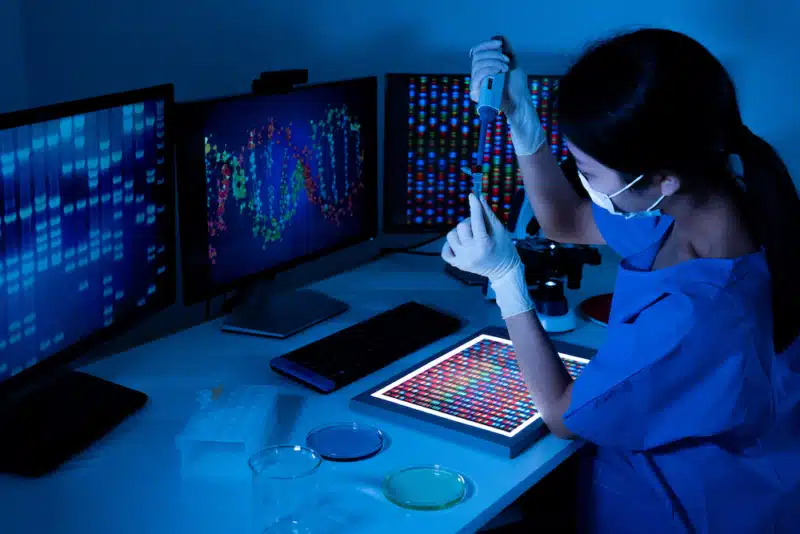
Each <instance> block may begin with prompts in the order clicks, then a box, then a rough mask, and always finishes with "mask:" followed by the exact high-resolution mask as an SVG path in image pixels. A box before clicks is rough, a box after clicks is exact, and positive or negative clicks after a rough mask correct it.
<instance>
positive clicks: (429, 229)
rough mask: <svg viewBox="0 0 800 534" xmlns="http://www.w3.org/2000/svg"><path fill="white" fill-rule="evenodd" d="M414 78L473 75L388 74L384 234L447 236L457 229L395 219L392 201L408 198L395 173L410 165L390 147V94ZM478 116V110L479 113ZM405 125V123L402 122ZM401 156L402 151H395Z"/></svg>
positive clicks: (542, 76) (404, 131) (383, 203)
mask: <svg viewBox="0 0 800 534" xmlns="http://www.w3.org/2000/svg"><path fill="white" fill-rule="evenodd" d="M411 76H415V77H420V76H434V77H439V78H441V77H442V76H456V77H460V78H463V77H469V76H470V75H469V74H464V73H447V72H440V73H424V72H423V73H403V72H393V73H389V74H386V87H385V91H384V92H385V96H384V115H383V116H384V120H383V123H384V124H383V126H384V134H383V139H384V141H383V198H382V206H381V207H382V208H383V221H382V222H383V233H384V234H406V235H408V234H417V235H419V234H444V233H446V232H447V231H449V230H451V229H452V228H453V227H454V226H455V225H452V224H447V223H442V224H436V225H429V226H414V225H410V224H408V223H401V222H397V221H395V220H394V219H395V218H396V217H395V216H396V214H397V213H398V211H397V210H396V209H395V210H392V204H391V200H392V198H393V197H394V196H396V195H397V194H398V192H402V193H403V198H405V195H406V191H405V189H406V186H405V182H403V181H402V180H400V181H397V182H398V183H393V181H392V170H393V169H394V170H396V169H397V167H398V166H400V167H403V168H405V167H407V165H408V161H407V159H402V160H398V158H392V155H393V152H392V151H391V150H389V149H388V148H387V147H388V146H389V142H390V139H391V138H392V135H393V129H392V126H393V124H392V121H391V120H390V117H391V116H392V110H391V102H392V100H391V95H390V91H391V88H392V81H393V80H402V79H405V78H408V77H411ZM526 76H527V77H528V79H529V80H530V78H558V79H561V78H563V77H564V75H563V74H539V73H526ZM476 113H477V109H476ZM401 122H402V121H401ZM402 134H403V136H407V135H408V131H407V130H403V132H402ZM395 152H398V151H395Z"/></svg>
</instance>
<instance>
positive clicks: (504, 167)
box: [390, 75, 568, 227]
mask: <svg viewBox="0 0 800 534" xmlns="http://www.w3.org/2000/svg"><path fill="white" fill-rule="evenodd" d="M558 80H559V79H558V77H556V76H530V77H529V79H528V83H529V87H530V91H531V100H532V102H533V104H534V106H536V109H537V110H538V112H539V120H540V122H541V124H542V127H543V128H544V130H545V132H546V134H547V139H548V141H549V145H550V149H551V151H552V152H553V154H554V155H556V157H557V158H558V160H559V161H561V160H563V159H565V158H566V157H567V155H568V151H567V146H566V142H565V141H564V139H563V137H562V135H561V131H560V127H559V122H558V109H557V106H556V98H555V94H556V92H557V90H558ZM407 84H408V85H407V87H408V91H407V105H408V116H407V118H408V126H407V127H408V137H407V140H408V145H407V148H408V164H407V178H406V181H407V198H406V224H407V225H409V226H411V227H414V226H419V227H426V226H427V227H429V226H437V225H453V224H456V223H458V222H459V221H461V220H463V219H464V218H465V217H466V216H468V214H469V213H468V212H469V206H468V203H467V196H468V194H469V192H470V191H471V190H472V176H470V175H469V174H465V173H464V172H463V171H462V170H461V169H462V168H463V167H467V168H471V169H474V170H475V171H478V172H481V173H482V174H483V187H482V191H483V194H484V195H486V198H487V200H488V202H489V204H490V205H491V207H492V209H493V210H494V211H495V212H496V213H497V214H498V215H499V216H500V218H501V219H502V220H503V221H506V220H507V219H508V215H509V212H510V210H511V204H512V199H513V196H514V193H515V192H516V190H517V188H518V187H519V186H521V185H522V176H521V175H520V173H519V172H518V167H517V162H516V159H515V156H514V146H513V145H512V143H511V135H510V132H509V129H508V125H507V122H506V118H505V116H504V115H503V114H502V113H501V114H500V115H498V117H497V119H496V120H495V122H494V124H493V125H490V127H489V128H488V130H487V134H486V139H484V140H483V143H485V147H486V150H484V154H483V158H482V161H481V163H480V165H479V166H478V168H475V166H476V157H477V148H478V143H479V139H478V137H479V136H480V123H479V120H478V115H477V113H476V108H475V103H474V102H472V101H471V100H470V95H469V93H470V77H469V76H422V75H420V76H415V75H409V76H408V77H407ZM398 105H401V104H400V103H399V102H398ZM398 149H399V147H398ZM390 150H391V148H390Z"/></svg>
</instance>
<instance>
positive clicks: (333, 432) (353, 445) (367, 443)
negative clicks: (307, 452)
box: [306, 423, 384, 462]
mask: <svg viewBox="0 0 800 534" xmlns="http://www.w3.org/2000/svg"><path fill="white" fill-rule="evenodd" d="M306 445H308V447H310V448H311V449H314V450H315V451H316V452H317V453H319V455H320V456H322V457H323V458H324V459H326V460H331V461H334V462H354V461H357V460H364V459H366V458H370V457H372V456H375V455H376V454H378V453H379V452H380V451H381V450H382V449H383V445H384V435H383V432H381V431H380V430H378V429H377V428H375V427H371V426H369V425H362V424H359V423H335V424H332V425H326V426H322V427H319V428H315V429H314V430H312V431H311V432H309V433H308V436H307V437H306Z"/></svg>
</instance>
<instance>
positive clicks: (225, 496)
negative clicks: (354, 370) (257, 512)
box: [0, 248, 615, 534]
mask: <svg viewBox="0 0 800 534" xmlns="http://www.w3.org/2000/svg"><path fill="white" fill-rule="evenodd" d="M434 249H435V248H434ZM612 263H613V260H610V261H608V262H604V265H603V266H600V267H589V268H586V269H585V272H584V283H583V288H582V289H581V290H580V291H578V292H574V293H573V292H570V294H569V295H568V298H569V299H570V301H571V303H572V304H573V305H575V304H577V303H578V302H580V300H582V299H583V298H586V297H588V296H591V295H594V294H597V293H601V292H604V291H608V290H609V289H610V288H611V284H612V283H613V272H614V267H615V266H614V265H612ZM442 267H443V264H442V261H441V259H440V258H436V257H424V256H411V255H395V256H390V257H387V258H385V259H383V260H381V261H379V262H375V263H372V264H368V265H365V266H363V267H361V268H359V269H357V270H354V271H351V272H348V273H344V274H341V275H339V276H335V277H333V278H330V279H328V280H325V281H323V282H320V283H318V284H315V285H314V286H312V287H314V288H315V289H318V290H321V291H325V292H326V293H329V294H330V295H333V296H335V297H338V298H341V299H343V300H345V301H346V302H348V303H349V304H350V305H351V309H350V311H348V312H347V313H345V314H343V315H341V316H339V317H336V318H334V319H331V320H329V321H327V322H325V323H323V324H320V325H318V326H315V327H313V328H311V329H309V330H307V331H305V332H302V333H301V334H298V335H296V336H294V337H292V338H290V339H287V340H282V341H278V340H268V339H262V338H256V337H247V336H237V335H231V334H223V333H222V332H220V330H219V326H220V324H219V321H213V322H209V323H205V324H202V325H200V326H197V327H195V328H192V329H190V330H187V331H184V332H181V333H179V334H177V335H174V336H170V337H168V338H165V339H162V340H159V341H157V342H154V343H151V344H149V345H144V346H141V347H138V348H136V349H133V350H130V351H128V352H126V353H122V354H118V355H116V356H114V357H111V358H108V359H105V360H103V361H100V362H97V363H95V364H92V365H91V366H89V367H87V368H86V369H85V370H86V371H89V372H91V373H94V374H96V375H98V376H102V377H104V378H107V379H109V380H112V381H115V382H118V383H120V384H123V385H126V386H129V387H131V388H135V389H138V390H141V391H144V392H145V393H147V394H148V395H149V396H150V402H149V404H148V405H147V407H146V408H145V409H144V410H142V411H141V412H140V413H139V414H137V415H135V416H134V417H132V418H131V419H129V420H128V421H126V422H125V423H123V424H122V425H121V426H120V427H119V428H117V429H116V430H115V431H114V432H113V433H112V434H110V435H109V436H108V437H106V438H105V439H103V440H101V441H100V442H99V443H97V444H95V445H94V446H93V447H92V448H91V449H90V450H88V451H87V452H85V453H84V454H83V455H81V456H79V457H78V458H76V459H74V460H73V461H72V462H70V463H69V464H67V465H66V466H64V467H63V468H62V469H61V470H60V471H59V472H57V473H55V474H54V475H52V476H49V477H46V478H43V479H40V480H19V479H13V478H10V477H0V532H2V533H3V534H17V533H26V534H28V533H30V534H33V533H36V534H40V533H41V534H46V533H58V534H94V533H97V534H110V533H114V534H127V533H131V534H162V533H163V534H167V533H169V534H176V533H181V534H196V533H206V532H208V533H209V534H211V533H213V534H234V533H237V534H238V533H239V532H242V533H244V532H253V527H252V525H251V523H250V516H249V513H250V512H249V489H250V486H249V482H247V481H246V480H244V481H243V480H233V481H230V482H228V483H227V484H223V483H222V482H215V483H213V484H212V483H209V482H204V483H194V484H191V483H188V482H187V481H184V480H182V478H181V474H180V461H179V460H180V457H179V453H178V451H177V449H176V447H175V441H174V440H175V436H176V435H177V434H178V433H180V431H181V430H182V429H183V427H184V425H185V424H186V421H187V420H188V418H189V417H190V416H191V415H192V414H193V413H194V412H195V411H196V410H197V409H198V407H199V406H198V403H197V400H196V396H197V393H198V391H200V390H203V389H208V388H211V387H213V386H214V385H216V384H222V385H223V386H229V387H232V386H236V385H240V384H270V385H273V386H274V387H275V388H277V390H278V392H279V394H280V395H282V396H283V397H280V398H282V399H283V400H284V401H285V402H283V403H278V406H282V405H283V406H285V407H286V409H285V410H283V412H281V413H279V414H278V415H279V417H278V419H279V421H278V422H277V425H276V428H275V429H274V432H273V438H272V439H273V440H274V441H280V442H284V443H299V444H304V443H305V436H306V434H307V432H308V431H309V430H310V429H312V428H314V427H316V426H319V425H320V424H325V423H330V422H337V421H352V420H356V421H362V422H365V423H368V424H372V425H375V426H378V427H380V428H381V429H383V430H384V431H385V432H386V433H387V434H388V435H389V437H390V439H391V443H390V446H389V447H388V449H387V450H385V451H383V452H382V453H380V454H379V455H377V456H375V457H373V458H371V459H368V460H365V461H363V462H355V463H346V464H334V463H323V465H322V466H321V468H320V475H319V478H320V480H321V481H322V483H323V485H324V487H325V488H327V489H325V491H326V492H327V493H326V494H327V496H328V497H327V501H326V502H327V504H326V505H325V507H326V509H328V510H331V512H332V513H335V514H336V515H338V516H339V517H341V516H346V517H347V518H348V523H349V525H348V527H347V528H346V529H345V530H341V532H347V533H348V534H356V533H362V532H363V533H374V532H381V533H383V534H390V533H393V532H398V533H401V532H402V533H407V532H420V533H422V532H441V533H451V532H472V531H476V530H477V529H479V528H480V527H482V526H483V525H485V524H486V523H487V522H489V521H490V520H491V519H492V518H493V517H494V516H495V515H497V514H498V513H499V512H501V511H502V510H503V509H504V508H505V507H506V506H508V505H509V504H511V503H512V502H513V501H514V500H515V499H517V498H518V497H519V496H520V495H521V494H522V493H524V492H525V491H526V490H527V489H529V488H530V487H531V486H533V485H534V484H536V482H537V481H539V480H540V479H541V478H542V477H544V476H545V475H546V474H547V473H548V472H550V471H551V470H552V469H553V468H554V467H556V466H557V465H558V464H559V463H560V462H562V461H563V460H564V459H566V458H567V457H568V456H569V455H571V454H572V453H573V452H575V451H576V450H577V449H578V448H579V447H580V445H581V444H580V443H579V442H571V441H563V440H560V439H558V438H556V437H554V436H552V435H547V436H546V437H545V438H543V439H542V440H541V441H539V442H538V443H537V444H536V445H534V446H533V447H532V448H531V449H529V450H528V451H526V452H525V453H523V454H522V455H521V456H519V457H518V458H516V459H514V460H508V459H504V458H501V457H496V456H492V455H490V454H487V453H485V452H482V451H479V450H475V449H471V448H468V447H464V446H461V445H458V444H455V443H451V442H448V441H445V440H442V439H439V438H436V437H434V436H429V435H426V434H423V433H420V432H418V431H415V430H411V429H409V428H407V427H404V426H400V425H397V424H391V423H389V422H385V421H384V420H381V419H379V418H373V417H367V416H363V415H361V414H356V413H352V412H351V411H350V409H349V407H348V403H349V400H350V399H351V398H352V397H354V396H355V395H357V394H358V393H361V392H362V391H364V390H365V389H367V388H369V387H371V386H373V385H376V384H378V383H379V382H381V381H383V380H386V379H387V378H389V377H390V376H392V375H394V374H396V373H398V372H400V371H402V370H403V369H405V368H407V367H408V366H410V365H412V364H414V363H416V362H418V361H421V360H423V359H424V358H426V357H428V356H430V355H431V354H433V353H434V352H436V351H438V350H441V349H443V348H444V347H446V346H447V345H449V344H451V343H453V342H454V341H456V340H457V339H459V338H461V337H463V336H464V335H466V334H467V333H468V332H469V331H475V330H477V329H479V328H482V327H485V326H487V325H500V324H502V322H501V319H500V315H499V312H498V310H497V308H496V306H495V305H494V303H489V302H486V301H484V299H483V297H482V296H481V294H480V290H479V289H478V288H475V287H466V286H464V285H462V284H460V283H459V282H457V281H455V280H453V279H452V278H450V277H448V276H447V275H445V274H444V273H443V271H442ZM410 299H414V300H417V301H419V302H422V303H429V304H435V305H437V306H440V307H442V308H444V309H448V310H450V311H452V312H454V313H456V314H458V315H460V316H461V317H463V318H464V319H466V320H467V321H468V325H467V326H466V327H465V329H464V331H462V332H460V333H458V334H456V335H455V336H451V337H449V338H447V339H444V340H442V341H440V342H438V343H436V344H434V345H431V346H430V347H427V348H425V349H423V350H421V351H419V352H417V353H415V354H413V355H411V356H408V357H407V358H405V359H404V360H402V361H400V362H396V363H395V364H393V365H391V366H389V367H387V368H385V369H383V370H382V371H380V372H378V373H375V374H374V375H371V376H369V377H367V378H365V379H363V380H361V381H359V382H357V383H355V384H351V385H350V386H348V387H346V388H344V389H341V390H339V391H337V392H335V393H333V394H331V395H318V394H315V393H313V392H311V391H310V390H307V389H305V388H303V387H301V386H299V385H296V384H294V383H292V382H289V381H287V380H285V379H283V378H281V377H280V376H278V375H275V374H274V373H272V372H271V370H270V368H269V360H270V359H271V358H272V357H274V356H277V355H280V354H282V353H284V352H286V351H288V350H291V349H293V348H295V347H297V346H300V345H303V344H306V343H308V342H310V341H313V340H315V339H318V338H320V337H323V336H326V335H328V334H330V333H332V332H334V331H336V330H339V329H341V328H343V327H346V326H349V325H351V324H353V323H355V322H357V321H361V320H363V319H366V318H368V317H369V316H371V315H374V314H376V313H378V312H380V311H383V310H385V309H388V308H390V307H393V306H395V305H398V304H400V303H402V302H404V301H407V300H410ZM559 338H563V339H564V340H565V341H570V342H573V343H577V344H584V345H587V346H597V345H598V344H599V343H600V342H601V341H602V339H603V329H602V328H601V327H599V326H595V325H591V324H585V323H582V326H581V327H579V329H578V330H577V331H575V332H573V333H570V334H567V335H564V336H560V337H559ZM0 439H1V438H0ZM418 464H442V465H445V466H447V467H450V468H453V469H456V470H458V471H460V472H462V473H464V474H465V475H466V476H467V477H468V479H469V481H470V484H471V488H470V491H469V494H468V497H467V499H466V500H465V501H464V502H462V503H461V504H459V505H458V506H456V507H454V508H452V509H450V510H446V511H442V512H409V511H406V510H403V509H400V508H398V507H396V506H394V505H393V504H391V503H390V502H388V501H387V500H386V499H385V498H384V497H383V496H382V494H381V489H380V488H381V482H382V479H383V477H384V476H385V475H386V474H388V473H391V472H394V471H396V470H399V469H401V468H404V467H409V466H412V465H418Z"/></svg>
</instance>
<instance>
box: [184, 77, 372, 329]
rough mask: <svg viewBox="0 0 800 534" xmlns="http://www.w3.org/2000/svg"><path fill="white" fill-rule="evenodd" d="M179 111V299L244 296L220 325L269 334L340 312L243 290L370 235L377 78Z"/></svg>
mask: <svg viewBox="0 0 800 534" xmlns="http://www.w3.org/2000/svg"><path fill="white" fill-rule="evenodd" d="M181 107H182V110H181V124H182V126H181V141H180V143H179V151H178V153H179V162H178V163H179V165H178V169H179V176H180V178H179V207H180V223H179V224H180V227H181V248H182V251H183V255H182V257H183V273H184V278H183V288H184V301H185V302H186V303H187V304H193V303H196V302H200V301H203V300H207V299H210V298H212V297H214V296H217V295H220V294H222V293H224V292H227V291H231V290H235V289H243V288H245V289H247V290H248V292H249V293H250V296H249V298H247V299H245V300H246V302H245V303H243V304H242V305H240V306H239V308H238V309H237V310H235V311H234V313H233V314H231V315H230V316H229V317H228V318H227V321H226V323H225V325H224V327H223V329H224V330H226V331H230V332H239V333H249V334H255V335H265V336H272V337H286V336H288V335H291V334H293V333H295V332H297V331H299V330H301V329H303V328H305V327H307V326H310V325H311V324H314V323H317V322H319V321H321V320H323V319H325V318H327V317H329V316H331V315H333V314H336V313H340V312H342V311H344V310H345V309H347V307H346V305H345V304H344V303H342V302H340V301H337V300H335V299H331V298H330V297H326V296H324V295H322V294H319V293H314V292H309V291H302V292H279V293H277V294H272V295H264V294H261V293H260V292H258V291H257V290H255V286H254V282H257V281H260V280H262V279H264V278H265V277H266V278H268V277H271V276H273V275H275V274H277V273H279V272H281V271H284V270H286V269H287V268H289V267H292V266H296V265H298V264H300V263H302V262H307V261H310V260H312V259H315V258H318V257H320V256H322V255H324V254H328V253H330V252H332V251H335V250H338V249H342V248H344V247H348V246H351V245H354V244H356V243H359V242H362V241H365V240H368V239H370V238H373V237H375V235H376V234H377V208H378V206H377V204H378V201H377V156H378V155H377V79H376V78H374V77H371V78H361V79H355V80H349V81H343V82H336V83H327V84H320V85H313V86H307V87H301V88H296V89H293V90H291V91H289V92H283V93H280V94H269V95H247V96H237V97H232V98H226V99H220V100H210V101H204V102H195V103H188V104H185V105H182V106H181Z"/></svg>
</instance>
